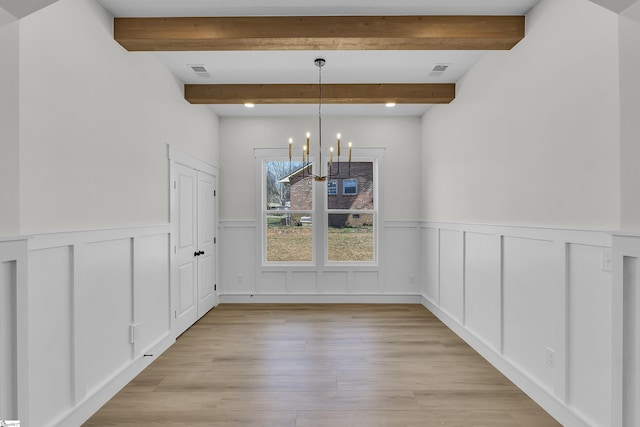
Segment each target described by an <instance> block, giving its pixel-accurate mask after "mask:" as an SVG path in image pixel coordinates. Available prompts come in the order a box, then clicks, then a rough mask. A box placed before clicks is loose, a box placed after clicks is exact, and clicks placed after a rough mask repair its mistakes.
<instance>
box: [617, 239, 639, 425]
mask: <svg viewBox="0 0 640 427" xmlns="http://www.w3.org/2000/svg"><path fill="white" fill-rule="evenodd" d="M612 269H613V328H612V329H613V333H612V340H613V348H614V353H613V384H612V388H613V389H612V395H613V401H612V405H613V414H614V419H613V425H614V426H615V427H620V426H625V427H626V426H637V425H640V405H638V400H639V399H640V235H637V234H636V235H630V234H629V235H616V236H614V238H613V260H612Z"/></svg>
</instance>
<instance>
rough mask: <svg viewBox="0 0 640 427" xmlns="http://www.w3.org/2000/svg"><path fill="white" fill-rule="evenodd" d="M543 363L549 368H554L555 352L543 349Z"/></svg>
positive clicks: (547, 348)
mask: <svg viewBox="0 0 640 427" xmlns="http://www.w3.org/2000/svg"><path fill="white" fill-rule="evenodd" d="M545 350H546V352H545V363H546V364H547V366H548V367H550V368H555V367H556V352H555V351H553V350H552V349H550V348H549V347H545Z"/></svg>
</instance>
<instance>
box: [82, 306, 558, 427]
mask: <svg viewBox="0 0 640 427" xmlns="http://www.w3.org/2000/svg"><path fill="white" fill-rule="evenodd" d="M559 425H560V424H558V423H557V422H556V421H555V420H554V419H553V418H551V417H550V416H549V415H548V414H547V413H546V412H545V411H544V410H542V409H541V408H540V407H539V406H538V405H537V404H536V403H534V402H533V401H532V400H531V399H529V398H528V397H527V396H526V395H525V394H524V393H523V392H521V391H520V390H519V389H518V388H517V387H515V386H514V385H513V384H512V383H511V382H510V381H509V380H507V379H506V378H505V377H504V376H503V375H502V374H500V373H499V372H498V371H497V370H496V369H494V368H493V367H492V366H491V365H490V364H489V363H488V362H486V361H485V360H484V359H483V358H482V357H480V356H479V355H478V354H477V353H476V352H475V351H474V350H473V349H471V348H470V347H469V346H468V345H467V344H465V343H464V342H463V341H462V340H461V339H460V338H458V336H457V335H455V334H454V333H453V332H451V331H450V330H449V329H448V328H447V327H446V326H444V325H443V324H442V323H441V322H440V321H439V320H438V319H437V318H436V317H435V316H433V315H432V314H431V313H430V312H429V311H427V310H426V309H425V308H424V307H422V306H420V305H378V304H375V305H366V304H362V305H360V304H358V305H352V304H335V305H334V304H318V305H303V304H280V305H275V304H251V305H236V304H230V305H220V306H218V307H217V308H215V309H214V310H212V311H210V312H209V313H208V314H207V315H205V316H204V317H203V318H202V319H201V320H200V321H199V322H198V323H196V324H195V325H194V326H192V327H191V328H190V329H189V330H187V331H186V332H185V333H184V334H183V335H182V336H181V337H180V338H178V340H177V342H176V344H174V345H173V346H172V347H171V348H170V349H169V350H167V351H166V352H165V353H164V354H163V355H161V356H160V357H158V359H157V360H156V361H154V362H153V363H152V364H151V365H150V366H149V367H148V368H147V369H146V370H145V371H144V372H142V373H141V374H140V375H138V376H137V377H136V378H135V379H134V380H133V381H131V383H129V384H128V385H127V386H126V387H125V388H124V389H123V390H122V391H120V392H119V393H118V394H117V395H116V396H115V397H114V398H113V399H111V400H110V401H109V402H108V403H107V404H106V405H104V407H103V408H102V409H100V410H99V411H98V412H97V413H96V414H94V416H93V417H92V418H90V419H89V420H88V421H87V422H86V423H85V424H84V426H86V427H89V426H101V427H104V426H208V427H220V426H274V427H275V426H277V427H288V426H295V427H325V426H336V427H347V426H353V427H355V426H358V427H360V426H363V427H365V426H366V427H400V426H402V427H432V426H433V427H435V426H449V427H450V426H465V427H466V426H486V427H501V426H519V427H523V426H527V427H545V426H559Z"/></svg>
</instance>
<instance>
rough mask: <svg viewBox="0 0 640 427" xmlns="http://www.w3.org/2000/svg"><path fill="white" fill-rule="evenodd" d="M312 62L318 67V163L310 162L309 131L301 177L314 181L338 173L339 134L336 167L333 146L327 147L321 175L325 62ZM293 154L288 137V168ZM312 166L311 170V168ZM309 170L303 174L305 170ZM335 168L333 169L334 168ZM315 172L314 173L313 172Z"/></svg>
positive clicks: (290, 140)
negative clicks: (326, 165) (324, 167)
mask: <svg viewBox="0 0 640 427" xmlns="http://www.w3.org/2000/svg"><path fill="white" fill-rule="evenodd" d="M313 63H314V64H315V65H316V67H318V157H317V159H318V165H317V168H316V167H315V166H312V162H311V142H310V141H311V133H309V132H307V142H306V144H305V145H303V147H302V177H303V178H305V177H307V176H309V177H313V178H314V179H315V180H316V181H326V180H327V178H333V177H337V176H338V175H339V174H340V154H341V153H340V134H338V135H337V140H338V143H337V150H336V151H337V163H338V165H337V167H336V168H334V167H333V146H332V147H330V148H329V166H328V170H327V174H326V175H322V67H324V65H325V64H326V63H327V61H325V59H324V58H316V59H315V60H314V61H313ZM351 146H352V144H351V142H349V174H348V176H349V177H350V176H351ZM292 156H293V138H289V169H291V159H292ZM312 167H313V170H312ZM307 169H309V171H308V172H307V173H306V175H305V171H306V170H307ZM334 169H335V170H334ZM313 172H316V173H313Z"/></svg>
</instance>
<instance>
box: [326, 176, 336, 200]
mask: <svg viewBox="0 0 640 427" xmlns="http://www.w3.org/2000/svg"><path fill="white" fill-rule="evenodd" d="M337 194H338V180H337V179H330V180H329V181H327V195H329V196H335V195H337Z"/></svg>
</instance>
